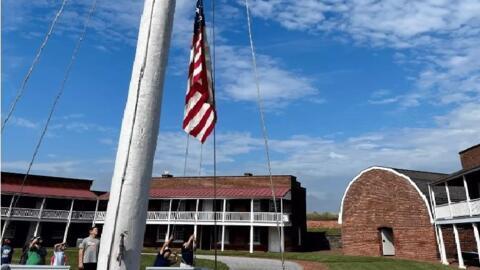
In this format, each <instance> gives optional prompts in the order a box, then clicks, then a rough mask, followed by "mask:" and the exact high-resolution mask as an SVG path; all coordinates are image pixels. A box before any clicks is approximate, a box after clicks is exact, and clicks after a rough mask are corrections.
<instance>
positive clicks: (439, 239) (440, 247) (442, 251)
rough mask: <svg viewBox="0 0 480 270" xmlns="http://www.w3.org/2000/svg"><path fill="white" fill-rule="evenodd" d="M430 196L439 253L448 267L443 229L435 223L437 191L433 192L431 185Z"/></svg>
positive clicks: (429, 187)
mask: <svg viewBox="0 0 480 270" xmlns="http://www.w3.org/2000/svg"><path fill="white" fill-rule="evenodd" d="M428 191H429V192H428V194H429V195H430V204H431V207H432V215H433V220H434V224H435V225H434V226H435V236H436V238H437V245H438V253H439V254H440V262H441V263H442V264H444V265H448V260H447V253H446V251H445V243H444V242H443V233H442V227H441V226H440V225H437V224H436V223H435V222H436V220H437V212H436V209H437V202H436V201H435V191H433V189H432V187H431V186H430V185H429V186H428Z"/></svg>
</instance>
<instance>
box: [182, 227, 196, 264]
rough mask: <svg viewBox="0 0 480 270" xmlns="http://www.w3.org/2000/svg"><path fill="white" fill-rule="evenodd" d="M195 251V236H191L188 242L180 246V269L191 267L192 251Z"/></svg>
mask: <svg viewBox="0 0 480 270" xmlns="http://www.w3.org/2000/svg"><path fill="white" fill-rule="evenodd" d="M194 249H195V236H194V235H193V234H192V235H191V236H190V238H188V241H185V243H183V245H182V262H181V263H180V267H185V266H193V251H194Z"/></svg>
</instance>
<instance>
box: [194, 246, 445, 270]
mask: <svg viewBox="0 0 480 270" xmlns="http://www.w3.org/2000/svg"><path fill="white" fill-rule="evenodd" d="M198 253H199V254H212V252H210V251H199V252H198ZM220 254H221V255H228V256H242V257H261V258H277V259H279V258H280V254H278V253H268V252H255V253H253V254H250V253H248V252H246V251H224V252H223V253H220ZM285 259H287V260H299V261H314V262H320V263H323V264H325V265H326V266H327V267H328V269H330V270H385V269H388V270H446V269H452V268H450V267H446V266H443V265H440V264H435V263H428V262H417V261H409V260H401V259H393V258H384V257H364V256H345V255H342V254H339V253H338V252H329V251H321V252H286V253H285Z"/></svg>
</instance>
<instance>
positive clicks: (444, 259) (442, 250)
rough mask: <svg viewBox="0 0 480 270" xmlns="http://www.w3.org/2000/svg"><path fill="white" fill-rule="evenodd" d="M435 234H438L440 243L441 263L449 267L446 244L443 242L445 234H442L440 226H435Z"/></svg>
mask: <svg viewBox="0 0 480 270" xmlns="http://www.w3.org/2000/svg"><path fill="white" fill-rule="evenodd" d="M435 232H437V236H438V242H439V247H438V248H439V253H440V261H441V262H442V264H444V265H448V260H447V252H446V250H445V242H444V241H443V232H442V226H440V225H435Z"/></svg>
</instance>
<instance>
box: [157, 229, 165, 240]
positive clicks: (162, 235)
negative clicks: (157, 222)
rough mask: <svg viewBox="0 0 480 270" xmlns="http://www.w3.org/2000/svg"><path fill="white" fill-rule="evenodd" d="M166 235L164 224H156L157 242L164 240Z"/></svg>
mask: <svg viewBox="0 0 480 270" xmlns="http://www.w3.org/2000/svg"><path fill="white" fill-rule="evenodd" d="M166 235H167V228H165V227H164V226H157V242H163V241H165V237H166Z"/></svg>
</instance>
